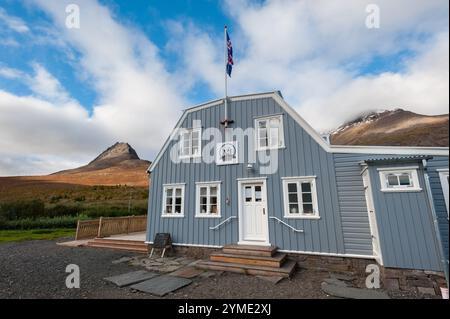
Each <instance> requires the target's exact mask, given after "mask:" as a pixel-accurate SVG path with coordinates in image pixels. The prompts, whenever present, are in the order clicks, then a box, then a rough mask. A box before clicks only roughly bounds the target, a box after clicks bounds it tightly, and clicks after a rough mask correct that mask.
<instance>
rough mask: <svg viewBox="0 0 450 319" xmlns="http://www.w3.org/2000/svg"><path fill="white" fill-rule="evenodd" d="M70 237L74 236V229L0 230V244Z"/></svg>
mask: <svg viewBox="0 0 450 319" xmlns="http://www.w3.org/2000/svg"><path fill="white" fill-rule="evenodd" d="M70 236H75V229H67V228H55V229H30V230H0V243H6V242H13V241H25V240H44V239H46V240H51V239H56V238H61V237H70Z"/></svg>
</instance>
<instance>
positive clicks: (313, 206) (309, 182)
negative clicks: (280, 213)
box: [283, 176, 320, 218]
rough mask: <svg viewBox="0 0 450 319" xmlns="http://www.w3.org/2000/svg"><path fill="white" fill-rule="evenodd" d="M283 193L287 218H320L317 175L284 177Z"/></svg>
mask: <svg viewBox="0 0 450 319" xmlns="http://www.w3.org/2000/svg"><path fill="white" fill-rule="evenodd" d="M283 193H284V217H285V218H320V217H319V209H318V205H317V190H316V178H315V176H311V177H309V176H308V177H286V178H283Z"/></svg>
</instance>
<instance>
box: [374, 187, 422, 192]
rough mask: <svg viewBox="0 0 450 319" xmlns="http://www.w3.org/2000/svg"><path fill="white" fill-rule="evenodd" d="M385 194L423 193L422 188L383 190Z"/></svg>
mask: <svg viewBox="0 0 450 319" xmlns="http://www.w3.org/2000/svg"><path fill="white" fill-rule="evenodd" d="M380 191H382V192H383V193H418V192H421V191H422V188H408V189H407V188H397V189H395V188H382V189H380Z"/></svg>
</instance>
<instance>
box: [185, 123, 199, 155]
mask: <svg viewBox="0 0 450 319" xmlns="http://www.w3.org/2000/svg"><path fill="white" fill-rule="evenodd" d="M201 147H202V140H201V128H195V129H183V130H182V131H181V132H180V157H181V158H190V157H199V156H201Z"/></svg>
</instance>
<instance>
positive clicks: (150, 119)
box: [0, 0, 183, 174]
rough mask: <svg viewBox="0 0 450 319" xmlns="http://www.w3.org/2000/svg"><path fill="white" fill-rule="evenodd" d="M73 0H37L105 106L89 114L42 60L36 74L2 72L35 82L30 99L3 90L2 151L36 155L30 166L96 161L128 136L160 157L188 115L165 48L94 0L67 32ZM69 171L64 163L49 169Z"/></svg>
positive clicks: (13, 155)
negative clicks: (167, 140) (162, 50)
mask: <svg viewBox="0 0 450 319" xmlns="http://www.w3.org/2000/svg"><path fill="white" fill-rule="evenodd" d="M68 3H71V1H53V2H50V1H40V0H36V1H35V4H36V5H38V6H39V7H40V8H41V9H43V10H44V11H45V12H47V13H48V14H49V16H50V17H51V18H52V19H53V21H54V24H55V25H54V32H53V34H52V38H59V41H58V44H59V46H60V47H61V48H63V49H64V53H69V54H70V53H71V52H68V51H67V50H72V51H73V52H76V53H77V56H79V57H80V58H79V60H78V61H76V62H77V66H78V67H79V70H76V73H77V74H82V75H83V77H84V78H85V81H84V83H85V85H90V86H92V87H93V90H95V92H96V94H97V104H96V105H94V106H93V107H92V113H91V114H89V112H88V111H87V109H86V108H84V107H83V106H81V105H79V103H78V102H77V101H75V100H73V99H72V98H71V97H70V95H69V94H68V93H67V91H66V90H65V89H64V87H63V86H62V85H61V83H60V82H59V81H58V79H56V78H55V77H54V76H53V75H52V74H50V73H49V72H48V71H47V70H46V69H45V68H44V67H43V66H42V65H40V64H38V63H34V64H32V66H33V71H34V72H33V74H32V75H28V74H24V73H23V72H20V71H18V70H13V69H7V68H3V69H0V70H1V71H0V72H1V73H0V76H3V77H9V78H10V79H11V78H15V79H17V80H20V81H22V82H24V83H27V85H28V87H29V88H30V90H32V91H33V95H32V96H25V97H20V96H16V95H13V94H11V93H8V92H5V91H0V114H2V116H1V117H0V131H1V134H2V141H0V149H2V150H8V152H7V154H6V153H5V151H3V154H1V155H2V156H3V157H4V158H17V157H18V156H24V154H27V156H33V158H34V159H35V160H34V161H29V163H30V165H34V164H32V163H35V164H36V163H37V160H41V161H42V162H45V163H47V162H48V163H49V161H48V160H47V159H48V158H52V159H61V158H65V159H73V158H76V159H77V160H76V161H77V162H78V159H84V160H85V161H87V160H89V159H92V157H93V156H95V155H97V154H98V153H99V152H100V151H102V150H103V149H104V148H106V147H107V146H109V145H111V144H113V143H114V142H116V141H127V142H129V143H130V144H131V145H133V147H135V148H136V149H138V150H139V153H140V154H141V155H142V156H143V157H144V158H152V156H153V155H154V154H155V153H156V152H157V151H158V150H159V148H160V147H161V145H162V143H163V141H164V139H165V138H166V137H167V136H168V134H169V133H170V130H171V128H172V127H173V125H174V123H175V122H176V120H177V118H178V117H179V116H180V114H181V112H180V111H179V110H180V109H181V108H182V107H183V99H182V97H181V94H182V92H180V90H179V89H178V88H177V87H176V86H175V81H174V79H173V78H172V76H171V74H169V73H168V72H167V71H166V70H165V66H164V64H163V62H162V60H161V59H160V58H159V56H158V48H157V47H156V46H154V44H153V43H152V42H151V41H150V40H149V39H147V38H146V37H145V36H144V35H143V34H142V33H141V32H140V31H139V30H137V29H135V28H134V27H131V26H124V25H122V24H120V23H119V22H118V21H116V20H115V19H114V17H113V16H112V14H111V12H110V11H109V10H108V9H107V8H106V7H104V6H101V5H100V4H98V3H97V2H94V1H78V2H77V3H78V5H79V6H80V12H81V17H82V18H81V28H80V29H67V28H66V27H65V17H66V13H65V7H66V5H67V4H68ZM73 56H74V55H72V57H73ZM74 156H75V157H74ZM36 159H37V160H36ZM54 163H57V161H53V164H54ZM1 165H2V164H0V166H1ZM5 166H6V164H5ZM36 167H42V166H40V165H37V164H36V165H34V167H30V168H29V169H28V170H25V171H23V172H22V174H27V173H28V172H35V171H36ZM63 168H66V167H65V165H64V163H63V162H61V165H56V164H55V165H52V166H51V168H49V169H46V170H45V172H51V171H56V170H59V169H63Z"/></svg>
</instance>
